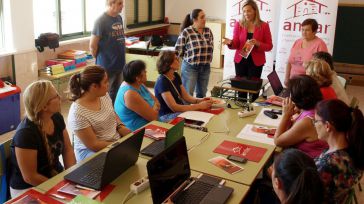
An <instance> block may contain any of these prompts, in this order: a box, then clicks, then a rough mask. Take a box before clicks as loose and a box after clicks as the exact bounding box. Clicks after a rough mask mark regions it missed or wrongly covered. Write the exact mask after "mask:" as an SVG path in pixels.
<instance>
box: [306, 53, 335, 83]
mask: <svg viewBox="0 0 364 204" xmlns="http://www.w3.org/2000/svg"><path fill="white" fill-rule="evenodd" d="M304 67H305V69H306V73H307V75H309V76H311V77H312V78H313V79H315V80H316V82H317V83H318V85H319V86H320V87H327V86H330V85H331V84H332V74H333V72H332V71H331V68H330V65H329V64H328V63H327V62H325V61H324V60H320V59H312V60H310V61H308V62H305V63H304Z"/></svg>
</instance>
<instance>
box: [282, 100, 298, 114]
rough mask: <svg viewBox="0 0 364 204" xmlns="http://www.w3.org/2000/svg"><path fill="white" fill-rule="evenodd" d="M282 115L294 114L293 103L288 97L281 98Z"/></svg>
mask: <svg viewBox="0 0 364 204" xmlns="http://www.w3.org/2000/svg"><path fill="white" fill-rule="evenodd" d="M282 106H283V115H287V116H289V117H292V116H293V115H294V114H295V105H294V104H293V102H292V100H291V98H290V97H287V98H285V99H284V100H283V105H282Z"/></svg>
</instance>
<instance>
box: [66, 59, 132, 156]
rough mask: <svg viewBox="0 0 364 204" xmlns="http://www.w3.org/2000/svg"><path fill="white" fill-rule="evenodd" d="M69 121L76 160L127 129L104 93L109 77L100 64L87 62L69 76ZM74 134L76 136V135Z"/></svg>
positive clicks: (114, 138)
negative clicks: (84, 66) (87, 63)
mask: <svg viewBox="0 0 364 204" xmlns="http://www.w3.org/2000/svg"><path fill="white" fill-rule="evenodd" d="M69 86H70V91H71V101H73V103H72V105H71V107H70V111H69V114H68V124H69V127H70V129H71V130H72V135H73V136H74V137H73V138H74V151H75V154H76V159H77V162H79V161H82V160H83V159H85V158H87V157H89V156H91V155H92V154H94V153H95V152H97V151H99V150H101V149H103V148H105V147H106V146H108V145H109V144H111V143H112V142H114V141H116V140H118V139H119V138H120V136H124V135H126V134H128V133H130V130H129V129H128V128H126V127H125V126H124V124H123V123H122V122H121V121H120V119H119V117H118V116H117V115H116V113H115V111H114V108H113V105H112V101H111V98H110V96H109V94H108V93H107V91H108V88H109V81H108V76H107V74H106V71H105V70H104V69H103V68H101V67H100V66H88V67H86V68H85V70H83V71H82V72H81V73H79V74H75V75H73V76H72V77H71V79H70V82H69ZM75 136H76V137H75Z"/></svg>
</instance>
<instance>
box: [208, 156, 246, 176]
mask: <svg viewBox="0 0 364 204" xmlns="http://www.w3.org/2000/svg"><path fill="white" fill-rule="evenodd" d="M209 162H211V163H212V164H214V165H215V166H217V167H219V168H220V169H222V170H224V171H226V172H228V173H229V174H236V173H238V172H239V171H242V170H243V168H242V167H240V166H238V165H236V164H234V163H232V162H231V161H229V160H227V159H225V158H224V157H222V156H218V157H215V158H212V159H210V160H209Z"/></svg>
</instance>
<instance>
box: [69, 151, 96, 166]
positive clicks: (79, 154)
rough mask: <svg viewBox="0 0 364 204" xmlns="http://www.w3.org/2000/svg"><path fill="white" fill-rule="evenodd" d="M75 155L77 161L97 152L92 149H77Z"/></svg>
mask: <svg viewBox="0 0 364 204" xmlns="http://www.w3.org/2000/svg"><path fill="white" fill-rule="evenodd" d="M74 151H75V156H76V161H77V163H78V162H80V161H82V160H84V159H86V158H87V157H89V156H91V155H93V154H95V152H93V151H91V150H90V149H87V148H86V149H75V150H74Z"/></svg>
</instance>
